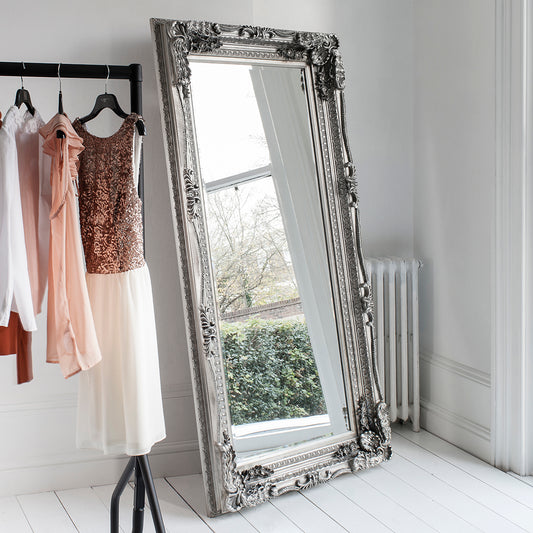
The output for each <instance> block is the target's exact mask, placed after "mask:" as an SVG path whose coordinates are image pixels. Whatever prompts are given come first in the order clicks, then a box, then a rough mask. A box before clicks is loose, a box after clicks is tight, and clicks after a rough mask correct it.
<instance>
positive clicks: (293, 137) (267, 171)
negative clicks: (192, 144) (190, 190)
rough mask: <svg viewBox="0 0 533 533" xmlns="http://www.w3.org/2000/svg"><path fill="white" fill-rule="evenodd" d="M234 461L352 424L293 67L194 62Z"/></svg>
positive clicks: (303, 99) (306, 126)
mask: <svg viewBox="0 0 533 533" xmlns="http://www.w3.org/2000/svg"><path fill="white" fill-rule="evenodd" d="M190 65H191V71H192V75H191V89H192V90H191V93H192V103H193V109H194V119H195V128H196V136H197V144H198V152H199V163H200V169H201V177H202V185H203V188H204V191H203V194H204V199H205V206H206V218H207V224H208V234H209V235H208V237H209V242H210V255H211V260H212V268H213V272H214V277H215V282H216V297H217V307H218V320H219V324H220V336H221V342H222V352H223V359H224V364H225V375H226V385H227V389H228V400H229V407H230V412H231V421H232V432H233V443H234V448H235V451H236V453H237V462H241V461H245V460H246V458H247V457H250V456H253V457H254V460H255V461H257V460H258V457H257V456H258V454H261V453H266V452H269V451H272V450H273V449H278V448H281V447H288V446H291V445H295V444H299V443H302V442H307V441H311V440H313V439H318V438H321V437H325V436H333V435H339V434H342V433H345V432H346V431H349V430H350V429H351V428H350V426H349V417H348V412H347V407H346V406H347V400H346V393H345V388H344V387H345V385H344V381H345V380H344V378H343V371H342V364H341V357H340V351H339V344H338V333H337V324H336V320H335V314H334V306H333V295H332V287H331V279H330V271H329V265H328V256H327V249H326V240H325V229H324V222H323V218H322V207H321V203H320V196H319V189H318V177H317V171H316V162H315V157H314V150H313V140H312V137H311V125H310V118H309V111H308V94H307V87H306V85H305V81H304V76H303V70H302V68H300V67H296V66H293V67H287V66H258V65H253V64H252V65H251V64H235V63H220V62H219V63H216V64H215V63H213V62H201V61H191V63H190Z"/></svg>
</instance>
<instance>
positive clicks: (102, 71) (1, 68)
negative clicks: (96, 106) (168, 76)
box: [0, 61, 144, 240]
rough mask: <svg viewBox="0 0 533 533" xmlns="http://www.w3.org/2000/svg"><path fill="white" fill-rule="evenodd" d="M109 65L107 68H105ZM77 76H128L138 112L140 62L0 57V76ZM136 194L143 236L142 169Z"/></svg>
mask: <svg viewBox="0 0 533 533" xmlns="http://www.w3.org/2000/svg"><path fill="white" fill-rule="evenodd" d="M108 67H109V70H108ZM59 75H60V77H61V78H78V79H88V78H94V79H104V80H105V79H107V78H109V79H110V80H129V82H130V107H131V112H132V113H138V114H139V115H142V82H143V75H142V65H140V64H139V63H132V64H130V65H84V64H78V63H26V62H18V63H17V62H9V61H0V76H17V77H21V76H22V77H23V78H58V77H59ZM138 190H139V198H140V199H141V202H142V205H143V209H142V219H143V240H144V170H143V165H142V163H141V166H140V170H139V187H138Z"/></svg>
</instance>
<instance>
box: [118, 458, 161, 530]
mask: <svg viewBox="0 0 533 533" xmlns="http://www.w3.org/2000/svg"><path fill="white" fill-rule="evenodd" d="M134 472H135V492H134V496H133V529H132V533H142V530H143V525H144V501H145V495H146V496H148V502H149V503H150V511H151V512H152V520H153V521H154V526H155V530H156V533H165V526H164V524H163V517H162V516H161V509H160V508H159V500H158V499H157V494H156V492H155V486H154V479H153V477H152V471H151V470H150V463H149V462H148V456H147V455H136V456H134V457H131V458H130V460H129V462H128V464H127V466H126V468H125V470H124V472H123V473H122V475H121V476H120V479H119V481H118V483H117V486H116V487H115V490H114V491H113V496H112V497H111V533H119V531H120V528H119V502H120V496H121V495H122V493H123V492H124V489H125V488H126V485H127V484H128V481H129V480H130V478H131V476H132V474H133V473H134Z"/></svg>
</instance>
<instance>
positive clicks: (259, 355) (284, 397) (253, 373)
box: [221, 319, 326, 425]
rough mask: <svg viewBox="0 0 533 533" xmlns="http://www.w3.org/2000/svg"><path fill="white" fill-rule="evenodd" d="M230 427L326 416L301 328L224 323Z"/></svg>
mask: <svg viewBox="0 0 533 533" xmlns="http://www.w3.org/2000/svg"><path fill="white" fill-rule="evenodd" d="M221 329H222V331H221V338H222V345H223V353H224V357H225V362H226V364H225V367H226V382H227V387H228V393H229V399H230V401H229V403H230V410H231V419H232V423H233V424H236V425H238V424H246V423H250V422H261V421H264V420H274V419H278V418H281V419H283V418H297V417H301V416H310V415H318V414H324V413H326V407H325V403H324V397H323V395H322V388H321V387H320V381H319V377H318V372H317V368H316V364H315V360H314V357H313V351H312V348H311V342H310V340H309V333H308V331H307V325H306V324H305V322H303V321H300V320H297V319H280V320H263V319H251V320H247V321H245V322H235V323H222V325H221Z"/></svg>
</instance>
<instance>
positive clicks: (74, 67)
mask: <svg viewBox="0 0 533 533" xmlns="http://www.w3.org/2000/svg"><path fill="white" fill-rule="evenodd" d="M58 73H59V74H60V75H61V78H78V79H88V78H95V79H104V80H105V79H107V78H108V79H115V80H129V82H130V103H131V112H132V113H138V114H139V115H141V114H142V81H143V79H142V66H141V65H140V64H139V63H132V64H131V65H83V64H77V63H21V62H19V63H17V62H0V76H16V77H20V76H22V77H23V78H57V77H58ZM138 190H139V197H140V199H141V202H142V206H143V207H142V218H143V242H144V172H143V162H142V159H141V165H140V171H139V189H138ZM133 474H135V488H134V497H133V528H132V533H142V531H143V524H144V503H145V495H146V496H148V502H149V503H150V511H151V513H152V519H153V521H154V527H155V530H156V533H165V526H164V524H163V517H162V516H161V509H160V507H159V500H158V499H157V494H156V490H155V486H154V479H153V477H152V471H151V469H150V463H149V462H148V455H147V454H146V455H136V456H133V457H130V460H129V461H128V464H127V466H126V468H125V469H124V472H123V473H122V475H121V476H120V479H119V482H118V484H117V486H116V487H115V490H114V491H113V496H112V497H111V508H110V519H111V533H119V502H120V497H121V495H122V493H123V492H124V489H125V488H126V485H127V484H128V481H129V480H130V478H131V476H132V475H133Z"/></svg>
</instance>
